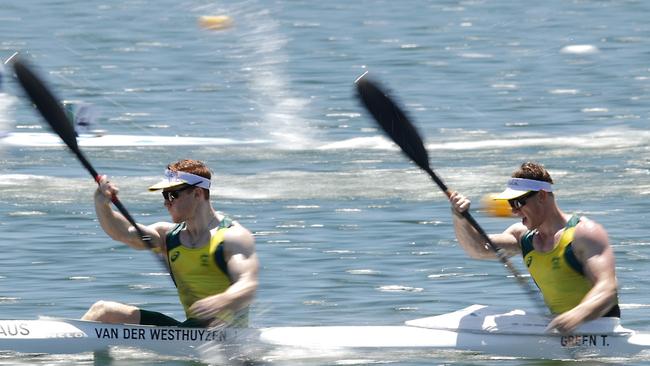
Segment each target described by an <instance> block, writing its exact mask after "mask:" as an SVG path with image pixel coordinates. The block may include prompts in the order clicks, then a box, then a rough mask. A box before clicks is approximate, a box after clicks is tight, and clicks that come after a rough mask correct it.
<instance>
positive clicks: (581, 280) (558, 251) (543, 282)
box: [521, 215, 621, 317]
mask: <svg viewBox="0 0 650 366" xmlns="http://www.w3.org/2000/svg"><path fill="white" fill-rule="evenodd" d="M578 222H580V217H579V216H577V215H573V216H572V217H571V219H569V222H568V223H567V225H566V227H565V228H564V232H563V233H562V236H561V237H560V240H559V242H558V244H557V245H556V246H555V248H553V250H551V251H550V252H538V251H536V250H534V248H533V238H534V237H535V234H536V233H537V232H536V231H534V230H532V231H531V230H529V231H527V232H526V233H525V234H524V235H523V236H522V238H521V252H522V254H523V257H524V263H526V266H527V267H528V271H529V272H530V275H531V277H532V278H533V280H534V281H535V284H536V285H537V287H538V288H539V289H540V291H541V292H542V295H543V296H544V302H546V305H547V306H548V308H549V309H550V310H551V313H553V314H561V313H563V312H565V311H568V310H571V309H572V308H574V307H575V306H576V305H578V304H579V303H580V302H581V301H582V299H583V298H584V297H585V295H586V294H587V292H589V290H591V288H592V283H591V282H590V281H589V279H588V278H587V277H586V276H585V274H584V271H583V268H582V264H581V263H580V262H579V261H578V259H577V258H576V256H575V254H574V253H573V248H572V246H571V244H572V243H573V236H574V233H575V228H576V225H577V224H578ZM604 316H606V317H620V316H621V310H620V308H619V306H618V302H617V304H616V305H614V306H613V307H612V308H611V309H610V310H609V311H608V312H607V314H605V315H604Z"/></svg>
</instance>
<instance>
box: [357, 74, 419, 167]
mask: <svg viewBox="0 0 650 366" xmlns="http://www.w3.org/2000/svg"><path fill="white" fill-rule="evenodd" d="M356 85H357V93H358V96H359V99H360V100H361V102H362V103H363V105H364V106H365V107H366V109H367V110H368V111H369V112H370V114H372V116H373V117H374V119H375V121H377V123H378V124H379V125H380V126H381V128H382V129H383V130H384V131H385V132H386V133H387V134H388V136H389V137H390V138H391V139H392V140H393V141H394V142H395V143H396V144H397V145H398V146H399V147H400V148H401V149H402V151H404V153H405V154H406V155H407V156H408V157H409V158H410V159H411V160H413V162H414V163H415V164H417V165H418V166H419V167H420V168H422V169H423V170H425V171H428V170H429V169H430V167H429V155H428V154H427V150H426V149H425V148H424V144H423V143H422V138H421V137H420V134H419V133H418V131H417V130H416V128H415V126H413V124H412V123H411V121H409V119H408V117H406V114H405V113H404V112H403V111H402V109H400V108H399V107H398V106H397V104H395V102H393V100H392V99H391V98H390V97H388V95H387V94H386V93H385V92H384V91H383V90H382V89H381V88H380V87H379V85H378V84H377V83H376V82H373V81H372V80H370V79H369V78H368V77H366V76H364V77H362V78H360V79H359V80H357V82H356Z"/></svg>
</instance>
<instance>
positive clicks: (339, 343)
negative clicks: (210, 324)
mask: <svg viewBox="0 0 650 366" xmlns="http://www.w3.org/2000/svg"><path fill="white" fill-rule="evenodd" d="M548 321H549V319H548V318H546V317H544V316H541V315H537V314H531V313H526V312H525V311H523V310H511V311H507V310H506V311H503V310H498V309H494V308H491V307H485V306H481V305H473V306H470V307H467V308H465V309H461V310H459V311H456V312H452V313H448V314H443V315H438V316H433V317H427V318H422V319H415V320H411V321H408V322H406V324H404V325H395V326H300V327H269V328H259V329H254V328H215V329H203V328H178V327H156V326H147V325H128V324H105V323H99V322H90V321H82V320H71V319H50V318H42V319H37V320H0V352H18V353H38V354H43V353H44V354H61V353H65V354H73V353H82V352H96V351H105V350H107V349H109V348H111V347H130V348H138V349H144V350H149V351H153V352H155V353H158V354H161V355H173V356H183V357H192V358H199V359H205V355H206V354H207V353H214V350H215V349H218V350H219V352H221V353H224V352H225V353H226V354H227V355H242V354H243V352H241V351H242V350H244V349H245V350H248V351H250V350H251V349H253V350H259V351H260V352H261V351H262V350H278V349H280V350H287V349H300V350H307V351H309V350H312V351H316V350H318V351H320V352H318V354H321V355H322V354H327V353H328V351H332V354H337V352H340V351H342V350H343V351H349V352H352V353H354V352H359V353H364V352H388V351H400V350H406V351H408V350H416V351H417V350H419V351H422V350H424V351H435V350H459V351H470V352H480V353H485V354H490V355H497V356H507V357H523V358H535V359H582V358H607V357H633V356H635V355H637V354H639V353H641V352H643V351H646V350H650V334H648V333H640V332H635V331H632V330H629V329H626V328H623V327H622V326H621V325H620V322H619V320H618V319H616V318H604V319H598V320H596V321H593V322H589V323H586V324H584V325H583V326H581V327H580V328H578V329H577V330H576V332H575V333H573V334H568V335H561V334H558V333H551V332H547V331H546V329H545V328H546V325H547V324H548ZM306 353H307V354H309V352H306ZM249 354H250V353H249Z"/></svg>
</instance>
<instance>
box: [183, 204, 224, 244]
mask: <svg viewBox="0 0 650 366" xmlns="http://www.w3.org/2000/svg"><path fill="white" fill-rule="evenodd" d="M185 225H186V230H187V233H188V235H189V237H190V240H193V239H196V240H198V239H200V238H201V236H203V235H205V233H206V232H209V231H210V230H211V229H212V228H215V227H217V226H218V225H219V218H218V216H217V212H216V211H215V210H214V209H213V208H212V206H211V205H210V203H209V202H208V201H206V202H205V204H201V205H199V206H198V207H197V209H196V211H195V214H194V215H193V216H192V218H191V219H188V220H187V221H185Z"/></svg>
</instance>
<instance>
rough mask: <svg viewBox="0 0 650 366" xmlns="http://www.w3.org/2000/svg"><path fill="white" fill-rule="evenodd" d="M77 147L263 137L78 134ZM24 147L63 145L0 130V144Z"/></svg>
mask: <svg viewBox="0 0 650 366" xmlns="http://www.w3.org/2000/svg"><path fill="white" fill-rule="evenodd" d="M77 142H78V144H79V146H81V147H124V146H214V145H218V146H221V145H245V144H259V143H265V142H267V141H264V140H245V141H239V140H234V139H229V138H217V137H191V136H153V135H109V134H99V135H98V134H81V135H79V136H78V137H77ZM2 144H5V145H11V146H25V147H58V146H65V145H64V144H63V141H61V138H60V137H59V136H58V135H56V134H53V133H45V132H8V133H4V134H1V133H0V145H2Z"/></svg>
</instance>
